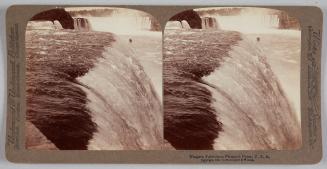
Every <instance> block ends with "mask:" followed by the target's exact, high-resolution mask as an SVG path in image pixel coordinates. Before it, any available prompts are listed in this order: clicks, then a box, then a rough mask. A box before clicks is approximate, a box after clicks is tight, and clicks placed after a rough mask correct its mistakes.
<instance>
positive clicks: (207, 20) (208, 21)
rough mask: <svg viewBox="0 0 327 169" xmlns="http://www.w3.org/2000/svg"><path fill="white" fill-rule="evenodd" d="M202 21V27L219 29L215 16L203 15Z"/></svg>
mask: <svg viewBox="0 0 327 169" xmlns="http://www.w3.org/2000/svg"><path fill="white" fill-rule="evenodd" d="M201 21H202V29H218V23H217V20H216V18H213V17H203V18H201Z"/></svg>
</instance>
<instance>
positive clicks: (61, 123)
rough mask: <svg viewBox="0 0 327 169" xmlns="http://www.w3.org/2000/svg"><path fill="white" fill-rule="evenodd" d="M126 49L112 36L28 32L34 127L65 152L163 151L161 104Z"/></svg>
mask: <svg viewBox="0 0 327 169" xmlns="http://www.w3.org/2000/svg"><path fill="white" fill-rule="evenodd" d="M32 26H33V25H32ZM126 43H127V42H122V41H121V39H120V38H119V37H117V35H113V34H111V33H106V32H91V31H90V32H88V31H76V30H28V31H27V33H26V53H27V57H26V68H27V71H26V81H27V82H26V83H27V84H26V86H27V88H26V92H27V121H30V122H31V123H32V124H34V125H35V127H36V128H37V129H38V130H40V132H41V133H42V134H43V135H44V136H45V137H46V138H47V139H48V140H50V141H51V142H52V143H53V144H54V145H55V146H56V147H57V148H59V149H64V150H83V149H89V150H137V149H160V148H161V144H162V141H163V140H162V131H163V130H162V107H161V102H160V99H159V96H158V94H157V92H156V91H155V88H154V86H153V83H152V81H151V79H150V78H149V77H148V75H147V73H146V72H145V70H144V68H143V66H142V65H141V64H140V62H139V61H138V60H137V59H136V57H135V52H133V51H134V50H132V49H131V46H130V45H128V44H126ZM139 57H141V56H139ZM34 134H35V136H37V135H36V134H37V133H33V132H32V133H28V134H27V136H28V137H33V135H34ZM30 140H33V139H30ZM36 147H47V146H42V145H41V146H37V145H36Z"/></svg>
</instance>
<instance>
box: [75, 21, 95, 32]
mask: <svg viewBox="0 0 327 169" xmlns="http://www.w3.org/2000/svg"><path fill="white" fill-rule="evenodd" d="M74 28H75V30H79V31H90V30H91V25H90V24H89V21H88V19H86V18H74Z"/></svg>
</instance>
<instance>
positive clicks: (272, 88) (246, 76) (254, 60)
mask: <svg viewBox="0 0 327 169" xmlns="http://www.w3.org/2000/svg"><path fill="white" fill-rule="evenodd" d="M202 79H203V80H204V82H205V84H207V85H205V86H206V87H207V88H208V90H210V91H211V92H212V95H213V98H214V103H213V106H214V108H215V110H216V112H217V120H218V121H220V122H222V123H223V131H222V132H220V133H219V136H218V138H217V139H216V140H215V144H214V149H218V150H261V149H278V150H280V149H297V148H299V147H300V146H301V127H300V123H299V121H298V120H297V116H296V112H295V110H294V109H293V107H292V106H291V105H290V103H289V101H288V99H287V98H286V96H285V93H284V91H283V89H282V87H281V85H280V83H279V80H278V79H277V77H276V76H275V75H274V73H273V71H272V70H271V68H270V65H269V64H268V63H267V58H266V56H265V55H264V54H263V52H262V51H261V50H260V48H259V47H257V45H256V44H254V43H253V42H252V41H250V40H247V39H246V38H244V37H243V40H242V41H240V42H239V43H238V44H237V45H235V46H234V47H233V48H232V50H231V51H230V52H229V57H227V58H225V61H224V62H223V64H222V65H221V66H220V67H219V68H217V69H216V70H215V71H214V72H213V73H211V74H210V75H209V76H206V77H203V78H202Z"/></svg>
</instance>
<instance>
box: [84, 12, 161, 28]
mask: <svg viewBox="0 0 327 169" xmlns="http://www.w3.org/2000/svg"><path fill="white" fill-rule="evenodd" d="M86 18H87V19H88V20H89V22H90V24H91V25H92V29H93V30H94V31H101V32H112V33H115V34H139V33H144V32H149V31H153V30H157V29H158V24H155V23H157V21H156V20H155V19H154V18H152V17H151V16H149V15H148V14H146V13H144V12H140V11H136V10H128V11H127V10H124V11H120V10H116V11H114V12H113V13H112V14H111V15H110V16H107V17H94V16H88V17H86Z"/></svg>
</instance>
